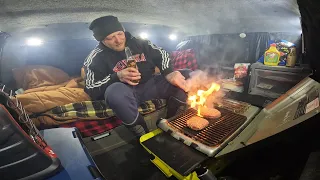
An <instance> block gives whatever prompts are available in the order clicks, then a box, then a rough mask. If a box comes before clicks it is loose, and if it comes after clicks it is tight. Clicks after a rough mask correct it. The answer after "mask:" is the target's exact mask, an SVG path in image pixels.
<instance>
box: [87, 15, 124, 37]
mask: <svg viewBox="0 0 320 180" xmlns="http://www.w3.org/2000/svg"><path fill="white" fill-rule="evenodd" d="M89 29H90V30H92V31H93V36H94V38H95V39H96V40H97V41H102V40H104V38H106V37H107V36H108V35H109V34H112V33H114V32H117V31H124V29H123V26H122V25H121V23H120V22H119V21H118V18H117V17H114V16H103V17H100V18H98V19H95V20H94V21H92V23H91V24H90V26H89Z"/></svg>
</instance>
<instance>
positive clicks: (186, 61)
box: [171, 49, 198, 71]
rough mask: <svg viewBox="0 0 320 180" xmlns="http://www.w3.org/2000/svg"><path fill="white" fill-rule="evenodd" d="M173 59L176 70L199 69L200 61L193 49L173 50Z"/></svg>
mask: <svg viewBox="0 0 320 180" xmlns="http://www.w3.org/2000/svg"><path fill="white" fill-rule="evenodd" d="M171 59H172V62H173V68H174V70H178V69H190V70H193V71H194V70H196V69H198V63H197V59H196V56H195V53H194V50H193V49H187V50H182V51H173V52H172V53H171Z"/></svg>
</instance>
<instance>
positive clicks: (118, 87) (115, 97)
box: [104, 82, 132, 103]
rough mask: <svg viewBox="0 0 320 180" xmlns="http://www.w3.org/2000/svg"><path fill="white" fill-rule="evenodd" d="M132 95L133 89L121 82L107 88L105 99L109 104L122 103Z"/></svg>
mask: <svg viewBox="0 0 320 180" xmlns="http://www.w3.org/2000/svg"><path fill="white" fill-rule="evenodd" d="M131 94H132V91H131V89H130V88H129V87H128V86H127V85H125V84H124V83H121V82H116V83H113V84H111V85H110V86H108V87H107V89H106V91H105V93H104V98H105V100H106V101H107V102H108V103H112V102H122V101H123V100H124V98H125V97H128V96H130V95H131Z"/></svg>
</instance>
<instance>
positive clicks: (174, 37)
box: [169, 34, 177, 41]
mask: <svg viewBox="0 0 320 180" xmlns="http://www.w3.org/2000/svg"><path fill="white" fill-rule="evenodd" d="M169 39H170V40H173V41H174V40H176V39H177V35H175V34H170V36H169Z"/></svg>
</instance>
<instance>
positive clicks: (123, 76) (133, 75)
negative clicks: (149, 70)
mask: <svg viewBox="0 0 320 180" xmlns="http://www.w3.org/2000/svg"><path fill="white" fill-rule="evenodd" d="M117 75H118V77H119V80H120V81H121V82H124V83H128V84H130V85H132V86H136V85H138V84H139V83H134V82H132V81H134V80H140V79H141V74H140V73H139V71H138V69H136V68H132V67H129V68H126V69H123V70H121V71H119V72H117Z"/></svg>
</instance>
